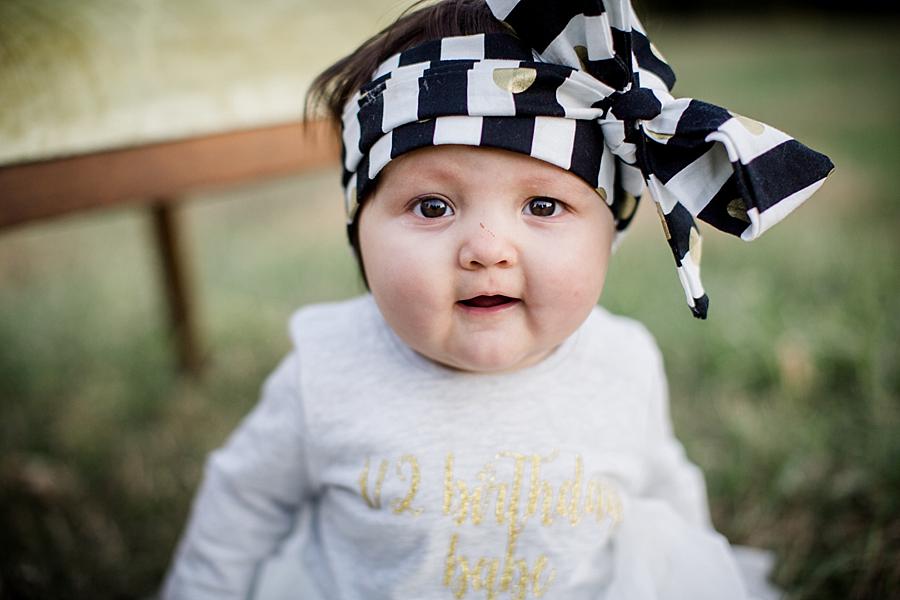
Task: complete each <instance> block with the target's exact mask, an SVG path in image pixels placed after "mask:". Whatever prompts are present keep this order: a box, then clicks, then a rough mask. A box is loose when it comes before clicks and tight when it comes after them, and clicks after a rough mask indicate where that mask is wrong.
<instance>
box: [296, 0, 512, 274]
mask: <svg viewBox="0 0 900 600" xmlns="http://www.w3.org/2000/svg"><path fill="white" fill-rule="evenodd" d="M501 32H504V33H510V32H511V30H510V29H509V28H508V27H507V26H506V25H504V24H503V23H501V22H500V21H498V20H497V19H496V18H495V17H494V15H492V14H491V11H490V9H489V8H488V6H487V4H485V2H484V0H440V1H439V2H436V3H429V2H428V1H427V0H418V1H417V2H415V3H414V4H413V5H412V6H410V7H409V8H408V9H407V10H406V11H405V12H404V13H403V14H402V15H401V16H400V17H399V18H398V19H397V20H396V21H394V23H392V24H391V25H388V26H387V27H385V28H384V29H383V30H381V31H380V32H379V33H376V34H375V35H374V36H372V37H371V38H369V39H368V40H366V41H365V42H363V44H362V45H361V46H360V47H359V48H357V49H356V50H354V51H353V52H351V53H350V54H348V55H347V56H345V57H344V58H342V59H340V60H339V61H337V62H336V63H334V64H333V65H331V66H330V67H328V68H327V69H325V70H324V71H322V73H320V74H319V75H318V76H317V77H316V78H315V79H314V80H313V82H312V84H311V86H310V88H309V91H308V92H307V94H306V104H305V107H304V119H305V120H307V121H308V120H309V119H310V118H311V115H314V114H315V113H316V111H317V109H324V111H325V114H326V115H327V116H328V117H329V118H330V119H331V120H332V121H333V123H334V125H335V127H336V128H339V127H340V123H341V115H342V114H343V111H344V105H345V104H346V103H347V101H348V100H350V98H351V97H352V96H353V94H354V93H356V91H357V90H359V88H361V87H362V86H363V85H364V84H365V83H367V82H369V81H370V80H371V79H372V75H373V74H374V73H375V70H376V69H377V68H378V66H379V65H380V64H381V63H382V62H384V61H385V60H387V59H388V58H390V57H391V56H393V55H394V54H397V53H398V52H402V51H404V50H408V49H410V48H413V47H414V46H418V45H419V44H421V43H423V42H427V41H430V40H437V39H441V38H445V37H452V36H459V35H475V34H479V33H501ZM359 202H360V210H359V211H357V213H356V218H355V219H354V220H353V222H352V223H350V224H349V225H348V226H347V233H348V235H349V237H350V245H351V246H352V247H353V252H354V254H355V255H356V262H357V263H358V264H359V270H360V273H361V274H362V278H363V283H365V284H366V287H368V282H367V280H366V272H365V268H364V267H363V261H362V253H361V252H360V248H359V231H358V225H357V223H358V221H359V215H360V213H361V212H362V207H363V198H360V199H359Z"/></svg>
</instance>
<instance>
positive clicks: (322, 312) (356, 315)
mask: <svg viewBox="0 0 900 600" xmlns="http://www.w3.org/2000/svg"><path fill="white" fill-rule="evenodd" d="M377 310H378V309H377V307H376V306H375V301H374V300H373V299H372V297H371V295H369V294H365V295H362V296H358V297H355V298H350V299H348V300H340V301H336V302H325V303H319V304H309V305H306V306H303V307H301V308H299V309H297V310H296V311H295V312H294V313H293V314H292V315H291V317H290V320H289V322H288V330H289V332H290V337H291V341H292V342H293V343H294V346H295V347H303V346H309V345H310V344H312V345H316V346H318V347H320V348H321V347H322V346H326V347H328V346H337V347H341V348H346V347H347V346H348V345H354V344H359V343H360V342H363V341H365V340H366V339H367V338H369V337H371V336H372V335H373V334H375V330H376V324H377V320H376V319H375V318H374V317H375V314H376V312H377Z"/></svg>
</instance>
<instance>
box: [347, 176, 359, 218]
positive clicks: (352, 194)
mask: <svg viewBox="0 0 900 600" xmlns="http://www.w3.org/2000/svg"><path fill="white" fill-rule="evenodd" d="M357 210H359V201H358V200H357V198H356V185H355V183H354V184H353V187H351V188H350V191H349V194H348V196H347V221H349V222H351V223H352V222H353V219H355V218H356V211H357Z"/></svg>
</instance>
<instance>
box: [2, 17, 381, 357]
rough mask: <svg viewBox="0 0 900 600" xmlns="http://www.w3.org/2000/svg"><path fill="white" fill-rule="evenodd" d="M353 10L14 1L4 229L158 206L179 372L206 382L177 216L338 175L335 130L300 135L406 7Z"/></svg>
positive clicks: (5, 42)
mask: <svg viewBox="0 0 900 600" xmlns="http://www.w3.org/2000/svg"><path fill="white" fill-rule="evenodd" d="M348 4H349V6H345V7H344V8H343V9H342V8H341V6H340V5H339V4H338V5H331V6H328V7H327V10H325V9H324V7H325V4H324V3H323V2H321V1H320V0H307V1H303V0H260V2H256V3H247V2H244V1H243V0H215V1H212V0H201V1H199V2H180V3H178V2H172V3H166V4H160V3H155V2H150V3H140V2H128V3H121V4H118V3H112V4H110V3H108V2H103V1H101V0H81V1H80V2H71V3H61V4H58V3H57V4H53V3H50V4H48V3H34V2H30V1H29V0H6V1H5V2H2V3H0V106H3V109H2V110H0V229H3V228H9V227H13V226H21V225H25V224H28V223H31V222H34V221H36V220H41V219H46V218H50V217H57V216H61V215H66V214H71V213H74V212H80V211H83V210H86V209H100V208H104V207H111V206H117V205H122V204H123V203H138V204H141V205H144V206H146V207H147V209H148V210H149V211H151V213H152V215H153V221H154V223H155V229H156V244H157V247H158V251H159V254H160V258H161V264H162V265H163V273H164V289H165V294H166V298H167V303H168V306H169V311H170V316H171V323H172V327H173V328H174V332H175V339H176V341H177V347H178V352H179V360H180V364H181V365H182V366H183V367H184V368H185V369H186V370H188V371H191V372H197V371H198V370H199V368H200V364H201V356H202V353H201V349H200V341H199V339H198V335H197V331H196V317H195V309H194V307H193V305H192V301H191V297H192V296H191V282H190V281H189V277H188V269H187V268H186V263H187V262H188V257H186V256H185V250H184V248H183V246H182V244H181V243H180V241H179V240H180V237H181V235H183V232H181V231H179V227H178V223H177V219H176V213H175V211H173V205H174V203H176V202H178V201H179V200H181V199H183V198H184V197H185V196H186V194H188V193H189V192H193V191H197V190H201V189H204V188H209V187H214V186H223V185H228V184H235V183H240V182H245V181H249V180H253V179H259V178H264V177H271V176H276V175H283V174H288V173H297V172H302V171H304V170H306V169H312V168H317V167H320V166H323V165H326V164H333V163H335V162H336V161H337V159H338V154H339V146H338V143H337V139H336V136H335V135H334V131H333V130H332V129H331V128H330V127H329V125H328V124H325V123H324V122H316V123H314V124H312V125H310V126H309V127H305V128H304V127H303V125H302V123H301V121H300V119H301V114H302V105H303V97H304V94H305V90H306V89H307V87H308V85H309V82H310V80H311V78H312V77H313V76H314V75H315V73H317V72H318V71H319V70H320V69H321V68H323V67H324V66H326V65H328V64H330V63H331V62H332V61H333V60H334V59H336V58H337V57H339V56H341V55H343V54H344V53H346V52H347V51H349V50H350V49H352V47H353V46H354V45H355V44H357V43H358V42H359V41H360V40H361V39H363V38H364V37H365V36H366V35H368V34H370V33H372V31H374V29H375V28H376V27H377V25H378V20H379V19H380V18H384V11H385V7H386V6H389V5H390V4H391V3H390V2H387V1H383V2H378V1H375V2H369V3H364V4H357V3H348ZM160 7H163V9H160ZM336 190H337V187H336ZM335 201H336V202H339V201H340V199H339V198H338V197H336V199H335Z"/></svg>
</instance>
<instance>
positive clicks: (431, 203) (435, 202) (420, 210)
mask: <svg viewBox="0 0 900 600" xmlns="http://www.w3.org/2000/svg"><path fill="white" fill-rule="evenodd" d="M413 213H415V214H416V215H418V216H420V217H425V218H426V219H437V218H440V217H448V216H450V215H452V214H453V208H451V207H450V204H449V203H448V202H447V201H446V200H444V199H442V198H438V197H436V196H430V197H427V198H420V199H419V200H418V201H417V202H416V204H415V206H413Z"/></svg>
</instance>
